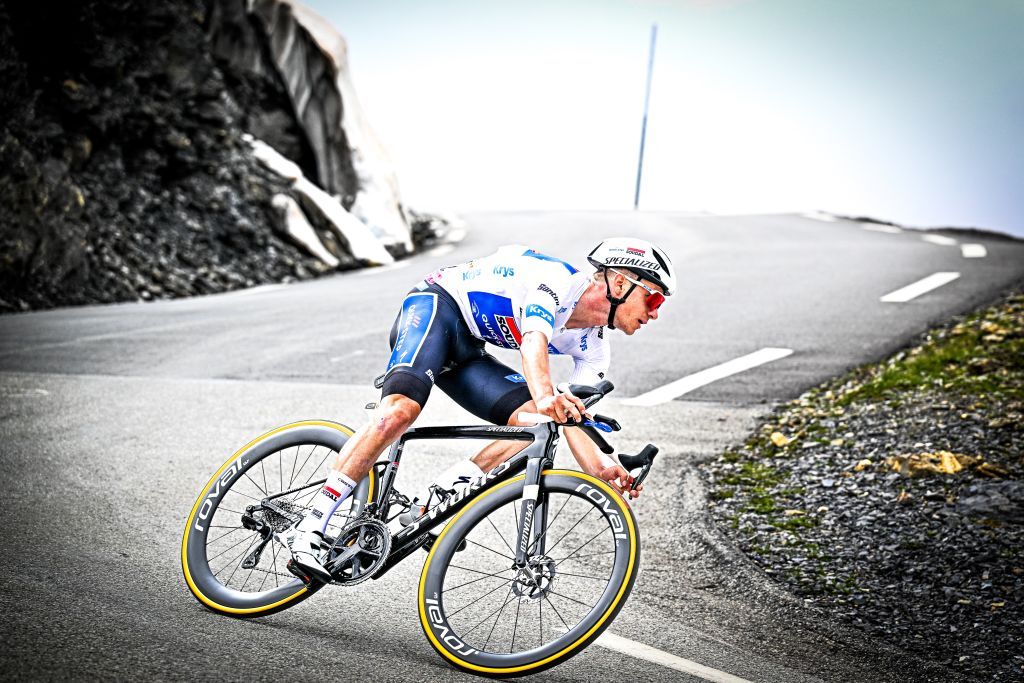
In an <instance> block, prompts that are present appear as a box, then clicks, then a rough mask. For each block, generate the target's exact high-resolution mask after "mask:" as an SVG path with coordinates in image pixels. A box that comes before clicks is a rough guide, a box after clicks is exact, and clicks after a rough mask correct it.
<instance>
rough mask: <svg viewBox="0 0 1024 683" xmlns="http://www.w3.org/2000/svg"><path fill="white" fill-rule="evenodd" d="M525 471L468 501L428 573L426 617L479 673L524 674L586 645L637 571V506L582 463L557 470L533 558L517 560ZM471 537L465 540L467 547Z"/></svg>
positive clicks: (437, 637) (545, 496) (423, 599)
mask: <svg viewBox="0 0 1024 683" xmlns="http://www.w3.org/2000/svg"><path fill="white" fill-rule="evenodd" d="M524 478H525V475H520V476H518V477H515V478H513V479H511V480H509V481H508V482H505V483H503V484H500V485H498V486H496V487H495V488H493V489H491V490H489V491H487V492H485V493H484V494H482V495H481V496H479V497H478V498H476V499H475V500H473V501H472V502H471V503H470V504H469V505H467V506H466V508H464V509H463V510H462V512H460V513H459V514H458V515H457V516H456V517H455V518H454V519H453V520H452V522H451V523H450V524H449V525H448V526H447V527H446V528H445V530H444V532H443V533H442V534H441V536H440V538H438V540H437V542H436V543H435V544H434V548H433V549H432V550H431V552H430V555H429V556H428V557H427V561H426V563H425V564H424V566H423V573H422V575H421V577H420V591H419V599H418V602H419V611H420V622H421V624H422V626H423V629H424V631H425V632H426V635H427V639H428V640H429V641H430V643H431V644H432V645H433V646H434V649H436V650H437V651H438V652H439V653H440V654H441V655H442V656H443V657H444V658H445V659H446V660H448V661H449V662H450V663H451V664H453V665H455V666H456V667H458V668H460V669H463V670H466V671H470V672H472V673H475V674H477V675H484V676H491V677H496V678H497V677H510V676H522V675H525V674H531V673H536V672H538V671H541V670H543V669H546V668H548V667H551V666H554V665H556V664H559V663H560V662H563V661H565V660H566V659H568V658H569V657H572V656H573V655H575V654H577V653H578V652H580V651H581V650H583V649H584V648H585V647H586V646H587V645H588V644H590V643H591V642H592V641H593V640H594V639H595V638H597V637H598V636H599V635H600V634H601V632H602V631H603V630H604V629H605V628H607V627H608V625H609V624H610V623H611V621H612V620H613V619H614V618H615V615H616V614H617V613H618V611H619V610H620V609H621V608H622V606H623V604H624V603H625V601H626V598H627V597H628V595H629V592H630V590H631V589H632V586H633V582H634V581H635V580H636V574H637V569H638V568H639V563H640V541H639V534H638V532H637V526H636V520H635V518H634V517H633V513H632V510H631V509H630V507H629V505H628V504H627V503H626V502H625V501H624V500H623V499H622V498H621V497H620V496H619V495H618V494H616V493H615V491H614V490H613V489H612V488H611V487H610V486H608V485H607V484H606V483H605V482H602V481H600V480H598V479H596V478H594V477H591V476H589V475H586V474H583V473H581V472H571V471H564V470H548V471H545V472H544V475H543V484H542V486H541V491H542V494H541V501H542V502H543V503H544V505H543V508H540V509H538V511H537V513H536V514H535V517H536V520H535V522H534V528H535V529H537V530H538V531H535V532H534V534H533V535H532V536H531V538H530V539H529V541H528V543H529V545H528V555H529V561H528V562H527V563H526V565H525V566H523V567H517V566H516V564H515V555H516V553H515V550H514V548H515V547H516V544H517V529H518V526H519V514H520V503H521V499H522V495H523V481H524ZM463 542H465V544H466V546H465V549H464V550H462V551H461V552H459V551H458V547H459V545H460V544H462V543H463Z"/></svg>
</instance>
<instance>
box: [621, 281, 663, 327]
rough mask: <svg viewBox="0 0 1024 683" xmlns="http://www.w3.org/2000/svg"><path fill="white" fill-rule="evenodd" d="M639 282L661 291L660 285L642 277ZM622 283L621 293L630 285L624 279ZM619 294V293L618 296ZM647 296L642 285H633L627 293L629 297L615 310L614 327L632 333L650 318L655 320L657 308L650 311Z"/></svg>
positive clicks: (657, 313) (657, 312)
mask: <svg viewBox="0 0 1024 683" xmlns="http://www.w3.org/2000/svg"><path fill="white" fill-rule="evenodd" d="M640 282H642V283H643V284H644V286H646V287H650V288H651V289H652V290H654V291H655V292H659V293H660V292H661V287H659V286H658V285H656V284H654V283H653V282H650V281H648V280H643V279H641V280H640ZM622 284H623V287H622V292H623V293H624V292H625V291H626V290H628V289H629V288H630V287H631V286H632V284H631V283H630V282H628V281H625V280H623V282H622ZM621 295H622V294H621V293H620V294H619V296H621ZM648 296H649V294H648V292H647V290H645V289H644V288H643V287H633V291H632V292H630V293H629V298H627V299H626V301H625V303H623V304H621V305H620V306H619V308H618V310H616V311H615V327H617V328H618V329H620V330H622V331H623V332H625V333H626V334H633V333H634V332H636V331H637V330H639V329H640V328H641V327H642V326H643V325H646V324H647V323H648V322H650V321H651V320H657V319H658V315H659V310H658V309H655V310H653V311H652V310H650V309H649V308H648Z"/></svg>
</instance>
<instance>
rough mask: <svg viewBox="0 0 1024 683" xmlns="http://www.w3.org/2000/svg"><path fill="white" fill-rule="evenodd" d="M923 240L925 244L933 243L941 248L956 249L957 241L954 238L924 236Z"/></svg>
mask: <svg viewBox="0 0 1024 683" xmlns="http://www.w3.org/2000/svg"><path fill="white" fill-rule="evenodd" d="M921 239H922V240H924V241H925V242H931V243H932V244H937V245H939V246H940V247H955V246H956V240H955V239H953V238H952V237H944V236H942V235H922V236H921Z"/></svg>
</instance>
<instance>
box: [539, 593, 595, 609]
mask: <svg viewBox="0 0 1024 683" xmlns="http://www.w3.org/2000/svg"><path fill="white" fill-rule="evenodd" d="M548 593H549V594H551V595H557V596H558V597H560V598H565V599H566V600H569V601H570V602H575V603H578V604H580V605H583V606H584V607H586V608H588V609H594V606H593V605H588V604H587V603H585V602H581V601H579V600H577V599H576V598H570V597H569V596H568V595H562V594H561V593H556V592H555V591H553V590H551V589H550V588H549V589H548ZM545 597H547V596H545Z"/></svg>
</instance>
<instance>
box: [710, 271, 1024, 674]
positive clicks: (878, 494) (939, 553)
mask: <svg viewBox="0 0 1024 683" xmlns="http://www.w3.org/2000/svg"><path fill="white" fill-rule="evenodd" d="M1022 292H1024V289H1022V288H1021V287H1020V286H1018V287H1017V288H1016V289H1015V290H1014V291H1013V292H1010V293H1008V294H1006V295H1005V296H1003V297H1002V298H1001V299H1000V300H999V301H998V302H996V303H995V304H993V305H992V306H989V307H986V308H983V309H979V310H978V311H976V312H974V313H972V314H970V315H967V316H964V317H960V318H956V319H954V320H952V321H950V322H949V323H948V324H946V325H944V326H942V327H939V328H936V329H933V330H931V331H930V332H928V333H927V334H925V335H923V336H922V337H921V338H920V339H919V340H918V341H917V342H916V343H915V344H914V345H913V346H911V347H910V348H908V349H904V350H903V351H900V352H899V353H897V354H895V355H894V356H893V357H891V358H889V359H887V360H885V361H883V362H881V363H878V364H873V365H868V366H864V367H861V368H858V369H856V370H854V371H852V372H851V373H849V374H847V375H846V376H844V377H841V378H838V379H836V380H834V381H831V382H828V383H826V384H824V385H822V386H819V387H817V388H815V389H813V390H811V391H808V392H807V393H805V394H804V395H803V396H801V397H800V398H798V399H797V400H794V401H792V402H790V403H788V404H785V405H783V406H780V407H779V408H778V409H777V410H776V411H775V412H774V413H773V414H772V415H771V416H770V417H768V418H766V419H765V420H764V421H763V422H762V423H761V424H760V426H759V428H758V429H757V431H756V432H755V433H754V434H752V435H751V436H750V438H749V439H748V440H747V441H746V442H745V443H744V444H739V445H736V446H734V447H733V448H730V449H728V450H727V451H726V452H724V453H723V454H722V455H721V456H720V457H718V458H716V459H713V460H710V461H707V462H705V463H704V464H702V465H701V467H700V470H701V475H702V478H703V480H704V483H705V485H706V487H707V490H708V503H707V505H708V507H709V510H710V513H711V518H712V519H713V520H714V523H715V524H716V525H717V526H718V529H719V531H720V532H721V533H722V534H723V535H724V536H725V537H726V538H727V539H729V540H730V541H731V542H732V543H734V544H735V545H736V546H737V547H738V548H739V549H740V551H742V552H743V553H744V554H745V555H746V556H747V557H748V558H749V559H750V560H752V561H753V563H754V564H755V565H756V566H759V567H760V568H761V569H762V571H763V572H764V574H765V575H766V576H767V577H769V578H770V580H771V581H772V582H773V583H774V584H775V585H776V586H777V587H779V588H780V589H782V590H784V591H786V592H788V593H789V594H792V595H793V596H795V597H796V598H798V599H801V600H802V601H803V602H804V603H805V604H806V605H808V606H810V607H816V608H818V609H821V610H824V611H827V612H828V613H829V614H830V615H832V616H833V617H836V618H838V619H839V620H840V621H842V622H844V623H846V624H848V625H850V626H853V627H855V628H860V629H863V630H864V631H865V632H867V633H868V634H870V635H872V636H875V637H877V638H879V639H882V640H884V641H885V642H886V643H888V644H891V645H894V646H896V647H898V648H900V649H904V650H906V651H907V652H909V653H913V654H915V655H917V656H920V657H922V658H923V659H926V660H928V661H932V662H935V663H936V664H941V665H944V666H948V667H949V668H950V669H952V670H955V671H958V672H960V673H962V674H964V675H966V676H970V677H976V678H977V679H979V680H997V681H1009V680H1020V678H1021V677H1022V676H1024V650H1022V648H1021V640H1020V634H1021V633H1022V629H1021V626H1022V624H1024V610H1022V607H1021V605H1022V601H1024V551H1022V549H1024V452H1022V447H1021V444H1022V443H1024V293H1022Z"/></svg>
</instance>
